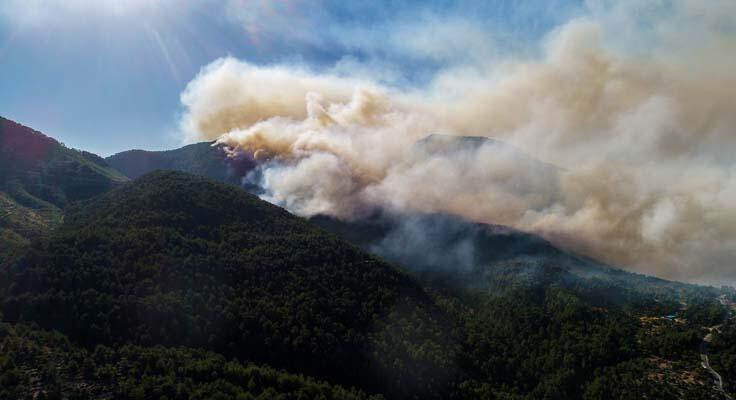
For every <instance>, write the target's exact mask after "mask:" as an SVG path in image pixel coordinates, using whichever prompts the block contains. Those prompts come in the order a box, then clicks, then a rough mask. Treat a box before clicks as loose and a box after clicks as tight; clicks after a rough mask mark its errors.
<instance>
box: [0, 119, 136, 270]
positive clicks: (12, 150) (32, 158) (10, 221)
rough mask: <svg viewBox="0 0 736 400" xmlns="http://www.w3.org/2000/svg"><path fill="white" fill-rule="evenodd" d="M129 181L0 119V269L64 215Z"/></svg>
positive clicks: (96, 159) (90, 156) (81, 153)
mask: <svg viewBox="0 0 736 400" xmlns="http://www.w3.org/2000/svg"><path fill="white" fill-rule="evenodd" d="M127 180H128V179H127V178H125V177H124V176H122V175H121V174H120V173H118V172H117V171H115V170H114V169H112V168H110V166H108V165H107V163H105V161H104V160H103V159H102V158H100V157H98V156H96V155H94V154H92V153H88V152H85V151H79V150H74V149H69V148H67V147H65V146H64V145H62V144H61V143H59V142H57V141H56V140H54V139H52V138H50V137H48V136H46V135H44V134H42V133H40V132H37V131H34V130H33V129H31V128H28V127H25V126H23V125H20V124H17V123H15V122H13V121H10V120H8V119H5V118H2V117H0V239H1V240H0V265H2V264H3V262H7V260H8V259H10V258H11V257H10V255H11V254H14V253H15V252H16V251H17V249H18V247H19V246H22V245H25V244H27V243H28V239H30V238H33V237H36V236H38V235H40V234H43V233H45V232H48V231H49V229H50V228H52V227H54V226H56V225H58V224H59V222H61V220H62V216H63V213H62V209H63V208H64V207H65V206H66V205H68V204H69V203H70V202H73V201H77V200H83V199H87V198H90V197H93V196H95V195H98V194H100V193H103V192H105V191H107V190H110V189H112V188H113V187H115V186H116V185H119V184H120V183H122V182H125V181H127Z"/></svg>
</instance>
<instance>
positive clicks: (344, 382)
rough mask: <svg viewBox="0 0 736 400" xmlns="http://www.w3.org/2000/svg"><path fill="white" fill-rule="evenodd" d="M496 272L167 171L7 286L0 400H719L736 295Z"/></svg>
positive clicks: (55, 234)
mask: <svg viewBox="0 0 736 400" xmlns="http://www.w3.org/2000/svg"><path fill="white" fill-rule="evenodd" d="M223 205H227V206H226V207H224V206H223ZM488 268H492V272H493V273H485V274H484V275H483V276H484V279H485V280H484V284H483V285H473V286H467V285H463V284H458V282H456V281H444V280H442V279H438V278H437V277H434V278H433V277H431V274H430V275H428V274H426V273H425V274H416V273H414V272H412V271H411V270H410V269H405V268H403V267H402V266H397V265H395V264H391V263H389V262H387V261H384V260H382V259H381V258H377V257H375V256H372V255H370V254H368V253H366V252H365V251H363V250H361V248H360V247H357V246H355V245H353V244H350V243H348V242H345V241H343V240H341V239H340V238H338V237H337V236H335V235H333V234H332V233H328V232H325V231H324V230H322V229H320V228H318V227H316V226H314V225H313V224H311V223H310V222H309V221H306V220H304V219H301V218H298V217H295V216H293V215H291V214H289V213H288V212H286V211H284V210H282V209H280V208H278V207H275V206H273V205H270V204H268V203H266V202H264V201H262V200H260V199H258V198H257V197H255V196H253V195H251V194H248V193H246V192H244V191H243V190H241V189H239V188H237V187H234V186H229V185H226V184H223V183H218V182H215V181H212V180H209V179H207V178H202V177H196V176H193V175H189V174H185V173H180V172H154V173H151V174H148V175H146V176H144V177H142V178H140V179H138V180H136V181H135V182H133V183H131V184H127V185H124V186H122V187H120V188H117V189H113V190H112V191H109V192H107V193H105V194H103V195H101V196H97V197H93V198H91V199H90V200H86V201H81V202H76V203H74V204H72V205H71V206H69V207H67V209H66V212H65V218H64V222H63V224H61V226H59V227H58V228H56V229H54V230H53V231H51V232H50V233H49V234H48V235H45V236H43V237H42V238H39V239H38V240H34V241H33V242H32V244H31V245H30V246H29V249H28V250H27V251H25V252H24V253H23V254H22V256H21V257H20V258H19V260H18V261H17V262H15V263H13V265H12V266H10V267H8V268H5V269H4V270H3V271H2V274H3V276H2V280H1V281H0V282H2V288H1V289H0V290H2V314H3V320H4V321H5V322H4V323H3V325H2V329H1V330H0V333H1V334H2V338H1V341H0V348H1V349H2V350H3V351H2V356H0V357H1V358H0V372H1V374H2V375H1V376H0V382H2V384H0V387H1V388H2V391H0V398H3V399H15V398H34V396H37V395H39V394H40V395H42V396H46V398H69V399H83V398H111V399H118V398H120V399H122V398H145V399H152V398H155V399H163V398H166V399H187V398H216V399H250V398H262V399H265V398H282V399H292V398H293V399H303V398H315V399H322V398H324V399H333V398H334V399H351V398H369V397H375V398H386V399H428V398H438V399H448V398H455V399H609V398H610V399H614V398H615V399H638V398H643V397H647V398H718V397H717V396H718V393H717V392H716V391H714V390H713V389H712V388H711V382H710V377H709V376H708V375H707V373H706V372H704V371H702V370H701V369H699V368H698V362H699V355H698V345H699V343H700V341H701V339H702V337H703V334H704V333H703V331H702V326H704V325H712V324H715V323H718V322H719V321H721V320H722V319H723V317H724V316H725V313H726V312H727V310H726V309H725V307H723V306H722V305H721V304H720V303H719V302H718V296H719V295H721V294H727V295H729V296H732V295H733V294H732V293H730V292H729V291H727V290H726V291H725V292H723V290H725V289H723V290H721V289H715V288H707V287H697V286H692V285H684V284H678V285H677V286H673V287H670V286H667V285H670V284H669V283H662V282H664V281H662V282H660V281H659V280H657V281H655V282H649V280H647V279H644V278H642V277H640V276H635V275H620V274H613V275H611V276H609V275H605V274H604V275H601V274H595V275H594V277H593V278H583V277H581V276H580V275H579V274H574V273H572V272H570V271H568V270H567V269H566V268H564V265H560V266H558V267H557V268H554V267H553V266H550V265H541V266H538V267H536V269H534V270H533V273H530V272H529V271H530V270H529V266H528V265H526V266H520V265H517V264H514V263H506V264H503V265H495V266H489V267H488ZM612 276H613V277H612ZM602 277H605V279H604V278H602ZM622 280H623V281H625V282H627V284H626V285H623V284H621V281H622ZM665 288H667V290H665ZM722 292H723V293H722ZM680 302H684V303H686V304H689V305H691V306H688V307H687V308H685V309H683V307H682V305H681V303H680ZM669 313H680V314H678V315H681V316H682V318H679V317H678V319H677V320H676V321H671V320H668V319H666V318H662V317H661V316H663V315H666V314H669ZM722 354H723V356H722V357H721V358H719V359H718V360H719V361H716V360H715V358H714V363H716V362H718V363H723V364H724V365H729V366H730V367H728V368H731V369H724V371H726V370H729V371H730V370H732V369H733V368H732V367H733V366H732V364H733V362H732V361H733V360H731V362H730V364H727V363H729V361H728V360H729V359H728V354H730V353H729V352H728V349H724V350H723V351H722ZM721 360H722V361H721Z"/></svg>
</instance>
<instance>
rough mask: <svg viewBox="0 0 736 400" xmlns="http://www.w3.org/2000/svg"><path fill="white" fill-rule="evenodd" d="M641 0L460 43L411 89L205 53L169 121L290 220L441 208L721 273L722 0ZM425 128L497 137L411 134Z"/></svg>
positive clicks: (731, 232) (725, 162)
mask: <svg viewBox="0 0 736 400" xmlns="http://www.w3.org/2000/svg"><path fill="white" fill-rule="evenodd" d="M652 4H654V3H652ZM650 8H651V9H656V7H654V5H652V7H650ZM650 8H642V7H641V4H639V3H636V2H619V3H616V4H612V3H608V2H591V4H590V5H589V12H588V13H587V14H586V15H584V16H581V17H580V18H576V19H572V20H570V21H567V22H565V23H562V24H561V25H560V26H558V27H557V28H556V29H554V30H552V31H551V32H550V33H549V34H548V35H547V37H546V38H545V40H544V44H543V45H542V46H540V48H539V49H540V50H539V52H538V53H534V52H522V53H520V54H516V53H513V52H512V53H510V54H504V55H503V56H499V55H497V54H494V55H493V56H488V57H485V56H483V54H485V53H483V52H478V53H477V54H479V56H478V57H473V58H472V59H471V60H468V59H462V60H460V61H458V62H455V63H453V62H447V63H446V64H445V65H444V67H443V68H440V69H439V70H438V71H437V72H436V73H435V75H434V78H433V79H432V80H431V81H430V82H428V83H426V84H423V85H420V86H410V87H405V86H404V87H402V86H392V85H390V84H385V83H381V82H380V81H377V80H372V79H370V78H366V77H365V76H361V77H358V74H356V75H355V76H350V75H349V74H348V75H346V74H339V75H338V74H333V73H331V72H329V71H314V70H310V69H307V68H304V67H300V66H298V65H288V64H283V65H275V66H256V65H253V64H249V63H247V62H245V61H239V60H236V59H234V58H224V59H220V60H217V61H215V62H213V63H212V64H211V65H209V66H207V67H206V68H204V69H203V70H202V71H201V73H200V74H199V76H197V77H196V79H194V80H193V81H192V82H191V83H190V84H189V85H188V87H187V89H186V91H185V92H184V93H183V94H182V102H183V104H184V106H185V108H186V113H185V115H184V117H183V119H182V127H183V130H184V131H185V132H186V133H187V134H188V135H189V138H190V139H191V138H198V139H208V140H215V139H216V140H218V142H219V143H221V144H224V145H226V146H228V147H229V148H230V149H231V150H232V152H233V154H240V156H241V157H242V156H243V155H245V156H247V157H250V158H252V159H254V160H255V161H256V162H257V163H258V167H257V170H256V173H254V174H253V175H252V176H251V177H250V178H249V179H250V180H257V181H258V183H259V184H260V186H262V187H263V188H264V193H263V195H262V196H263V197H264V198H265V199H267V200H269V201H271V202H274V203H276V204H279V205H282V206H284V207H286V208H288V209H289V210H291V211H293V212H295V213H297V214H300V215H303V216H312V215H318V214H324V215H330V216H333V217H336V218H340V219H343V220H356V219H361V218H364V217H365V216H366V215H370V214H371V213H373V212H374V211H375V210H376V209H381V210H387V211H389V212H392V213H441V214H447V215H454V216H459V217H462V218H464V219H467V220H470V221H475V222H481V223H489V224H501V225H507V226H511V227H514V228H516V229H520V230H523V231H529V232H534V233H538V234H540V235H542V236H543V237H545V238H546V239H548V240H550V241H552V242H553V243H555V244H557V245H561V246H563V247H564V248H566V249H570V250H572V251H575V252H577V253H581V254H585V255H588V256H591V257H594V258H598V259H601V260H603V261H605V262H608V263H612V264H616V265H623V266H627V267H628V268H631V269H634V270H636V271H640V272H646V273H652V274H656V275H658V276H661V277H666V278H675V279H684V280H690V281H700V282H705V281H707V282H720V281H726V282H733V281H734V280H736V272H735V271H736V270H734V269H733V268H731V266H730V262H731V260H732V259H733V257H734V255H736V206H734V204H736V202H735V201H734V200H736V179H735V178H734V177H735V176H736V175H735V174H734V173H735V172H736V168H735V165H734V161H733V158H732V156H731V154H733V151H734V150H736V134H735V133H734V127H736V109H735V108H734V105H733V102H732V99H733V98H734V96H735V95H736V72H734V71H736V55H734V53H733V52H732V51H730V50H729V49H733V48H734V45H736V34H734V32H736V30H734V29H733V27H734V26H736V6H734V4H733V3H732V2H727V1H714V2H695V1H689V0H680V1H675V2H672V4H671V5H670V6H669V7H666V9H664V10H662V9H657V12H648V11H647V10H649V9H650ZM642 10H644V11H647V12H643V11H642ZM642 21H644V22H645V23H642ZM447 23H448V24H451V23H452V22H451V21H447ZM642 26H646V28H642ZM415 34H421V32H419V33H417V32H415ZM460 39H461V38H458V40H460ZM632 43H634V45H632ZM437 45H438V46H440V45H443V44H442V43H438V44H437ZM472 50H473V49H472V48H471V49H469V51H472ZM530 53H531V54H532V55H529V54H530ZM703 60H707V62H703ZM435 132H446V133H450V134H453V135H473V136H484V137H489V138H494V139H496V140H497V141H502V142H503V143H506V145H504V146H498V145H495V144H494V143H498V142H497V141H493V142H490V141H489V142H487V143H486V142H484V143H476V145H474V146H471V147H472V148H471V149H460V150H458V149H455V148H452V146H450V147H451V148H450V150H449V151H428V150H427V149H421V148H418V147H421V146H418V145H417V143H418V142H419V143H421V142H420V141H421V140H422V139H423V138H425V137H426V136H427V135H429V134H431V133H435ZM519 154H525V156H524V157H520V156H519ZM529 159H533V160H538V161H535V162H533V163H532V164H533V165H548V166H549V167H548V168H541V169H540V168H537V167H530V165H531V164H530V163H529V161H528V160H529Z"/></svg>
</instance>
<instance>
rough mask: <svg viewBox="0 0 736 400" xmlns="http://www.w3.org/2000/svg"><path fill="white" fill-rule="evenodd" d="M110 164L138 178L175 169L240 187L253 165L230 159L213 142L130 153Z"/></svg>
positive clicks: (111, 159)
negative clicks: (246, 171)
mask: <svg viewBox="0 0 736 400" xmlns="http://www.w3.org/2000/svg"><path fill="white" fill-rule="evenodd" d="M105 160H106V161H107V163H108V164H110V165H111V166H112V167H113V168H116V169H117V170H118V171H120V172H122V173H123V174H125V176H127V177H128V178H131V179H135V178H138V177H139V176H142V175H145V174H147V173H149V172H152V171H155V170H159V169H161V170H173V171H181V172H188V173H191V174H195V175H200V176H206V177H208V178H212V179H216V180H219V181H221V182H225V183H231V184H236V185H237V184H239V183H240V179H241V177H242V176H243V175H244V173H245V172H244V171H245V170H247V169H250V168H252V164H251V163H250V162H249V161H247V160H245V159H242V158H228V156H227V154H226V153H225V151H224V149H223V148H222V147H221V146H213V145H212V142H202V143H195V144H190V145H188V146H184V147H181V148H179V149H175V150H167V151H146V150H129V151H124V152H122V153H118V154H115V155H112V156H110V157H107V158H106V159H105Z"/></svg>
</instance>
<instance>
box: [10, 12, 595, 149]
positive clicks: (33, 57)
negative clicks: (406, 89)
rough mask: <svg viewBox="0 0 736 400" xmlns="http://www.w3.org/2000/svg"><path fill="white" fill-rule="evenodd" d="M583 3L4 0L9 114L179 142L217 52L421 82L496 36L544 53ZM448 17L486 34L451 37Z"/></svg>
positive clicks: (79, 140)
mask: <svg viewBox="0 0 736 400" xmlns="http://www.w3.org/2000/svg"><path fill="white" fill-rule="evenodd" d="M92 4H94V5H92ZM581 8H582V7H581V6H580V5H579V4H578V2H577V1H575V0H553V1H549V0H540V1H510V0H509V1H482V0H478V1H444V0H437V1H432V2H427V1H406V2H398V1H388V0H383V1H371V2H346V1H332V0H325V1H308V0H304V1H300V0H292V1H283V0H281V1H278V0H276V1H261V0H199V1H195V0H178V1H177V0H126V1H122V0H100V1H97V2H94V3H93V2H89V1H86V0H47V1H41V0H4V1H3V2H2V4H1V5H0V84H1V89H0V115H2V116H4V117H7V118H10V119H13V120H16V121H18V122H21V123H23V124H26V125H29V126H31V127H33V128H35V129H38V130H41V131H43V132H45V133H47V134H48V135H51V136H53V137H55V138H57V139H59V140H60V141H62V142H64V143H66V144H67V145H68V146H70V147H76V148H83V149H86V150H90V151H94V152H97V153H99V154H101V155H109V154H113V153H115V152H118V151H122V150H126V149H131V148H144V149H165V148H173V147H177V146H179V145H181V135H180V134H178V130H179V118H180V114H181V112H182V106H181V104H180V100H179V95H180V94H181V92H182V91H183V90H184V88H185V87H186V85H187V83H188V82H190V81H191V80H192V79H193V78H194V77H195V76H196V74H197V73H198V71H199V70H200V68H202V67H203V66H205V65H207V64H209V63H210V62H212V61H213V60H215V59H217V58H220V57H224V56H228V55H231V56H234V57H236V58H239V59H242V60H245V61H248V62H249V63H253V64H258V65H269V64H298V65H300V66H303V67H306V68H310V69H313V70H316V71H320V70H331V71H337V72H338V73H345V74H350V73H352V71H354V70H356V68H355V65H363V66H365V67H366V68H365V69H368V70H371V69H373V70H375V69H376V68H378V67H376V66H380V68H383V69H386V70H387V71H389V72H390V73H388V74H387V75H385V76H386V77H385V79H386V80H387V81H388V82H387V84H389V85H395V86H401V85H421V84H422V83H423V82H425V81H427V80H428V79H430V78H431V76H432V73H433V72H434V71H435V70H437V69H438V68H441V67H442V66H443V64H445V63H447V62H449V61H448V60H452V59H453V58H458V57H472V55H471V54H466V52H469V51H470V50H472V49H476V48H478V47H479V45H480V46H481V47H483V46H484V45H485V44H486V43H485V42H486V38H487V42H488V43H491V42H492V46H491V45H489V46H488V47H489V48H492V51H494V52H499V53H502V52H505V51H513V52H529V53H533V52H534V51H535V49H537V47H538V43H539V41H540V39H541V38H543V37H544V35H545V34H546V33H547V32H548V31H550V30H551V29H554V27H555V26H557V25H558V24H560V23H561V22H563V21H565V20H568V19H569V18H571V17H574V16H575V15H576V14H580V13H581ZM444 21H453V22H454V24H453V27H455V26H461V29H467V32H468V34H467V35H466V37H467V40H468V41H474V42H475V44H474V45H473V46H469V45H467V46H466V44H465V43H462V41H458V40H457V38H458V35H457V34H454V35H449V36H447V37H443V34H442V30H443V29H446V28H443V27H445V24H444ZM458 22H460V23H458ZM453 29H455V28H453ZM418 30H419V31H422V33H423V34H425V33H426V34H427V37H429V38H431V40H437V41H442V40H448V43H447V46H446V49H445V50H446V51H443V52H442V53H441V54H436V53H431V52H427V51H424V50H422V48H421V46H422V44H421V43H419V44H418V46H419V47H417V46H413V45H412V46H406V45H404V44H403V42H402V41H403V40H405V39H406V37H407V35H408V36H410V37H411V36H412V35H413V34H414V33H415V32H417V31H418ZM461 32H465V31H464V30H463V31H461ZM460 38H461V39H462V38H463V35H462V34H461V35H460ZM345 65H349V66H350V67H349V68H340V67H341V66H342V67H344V66H345Z"/></svg>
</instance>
